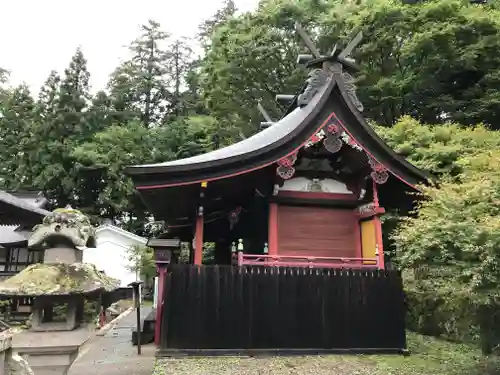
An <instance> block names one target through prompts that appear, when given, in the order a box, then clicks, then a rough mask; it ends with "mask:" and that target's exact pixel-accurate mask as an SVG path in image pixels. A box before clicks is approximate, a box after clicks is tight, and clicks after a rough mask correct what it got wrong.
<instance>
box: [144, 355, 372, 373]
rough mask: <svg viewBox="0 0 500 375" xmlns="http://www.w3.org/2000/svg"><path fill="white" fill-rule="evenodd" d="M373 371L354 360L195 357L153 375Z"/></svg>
mask: <svg viewBox="0 0 500 375" xmlns="http://www.w3.org/2000/svg"><path fill="white" fill-rule="evenodd" d="M373 370H374V369H373V366H372V365H371V364H369V363H368V362H365V361H361V360H357V358H356V357H354V356H349V357H347V356H315V357H257V358H250V357H212V358H207V357H206V358H202V357H200V358H194V357H193V358H178V359H160V360H158V361H157V362H156V365H155V369H154V373H153V375H164V374H175V375H234V374H237V375H282V374H283V375H285V374H286V375H291V374H296V375H299V374H300V375H307V374H311V375H313V374H314V375H327V374H328V375H332V374H342V375H368V374H370V375H371V374H373V373H374V371H373Z"/></svg>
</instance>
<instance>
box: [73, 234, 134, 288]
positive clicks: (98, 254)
mask: <svg viewBox="0 0 500 375" xmlns="http://www.w3.org/2000/svg"><path fill="white" fill-rule="evenodd" d="M134 245H143V244H141V243H138V242H136V241H134V240H132V239H130V238H127V237H125V236H122V235H119V234H116V233H114V232H112V231H102V232H98V234H97V247H96V248H95V249H89V248H87V249H85V250H84V251H83V262H84V263H92V264H94V265H95V266H96V267H97V269H98V270H100V271H104V272H105V273H106V275H108V276H110V277H113V278H115V279H119V280H120V281H121V286H127V285H128V284H129V283H131V282H133V281H136V275H135V273H133V272H131V271H129V270H128V269H127V264H128V260H127V249H128V248H130V247H131V246H134Z"/></svg>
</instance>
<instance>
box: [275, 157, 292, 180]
mask: <svg viewBox="0 0 500 375" xmlns="http://www.w3.org/2000/svg"><path fill="white" fill-rule="evenodd" d="M296 161H297V153H293V154H291V155H288V156H286V157H284V158H283V159H280V160H278V168H276V173H277V174H278V176H280V177H281V178H282V179H283V180H289V179H290V178H292V177H293V175H294V174H295V168H294V167H293V166H294V164H295V162H296Z"/></svg>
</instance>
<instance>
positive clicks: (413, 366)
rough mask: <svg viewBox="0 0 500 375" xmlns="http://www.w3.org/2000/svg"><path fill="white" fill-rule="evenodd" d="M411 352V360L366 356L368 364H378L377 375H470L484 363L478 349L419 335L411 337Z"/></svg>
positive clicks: (409, 343) (399, 357)
mask: <svg viewBox="0 0 500 375" xmlns="http://www.w3.org/2000/svg"><path fill="white" fill-rule="evenodd" d="M408 348H409V349H410V351H411V355H410V356H408V357H404V356H389V355H380V356H376V355H373V356H364V357H365V358H364V361H368V362H372V363H373V364H374V367H375V369H376V371H375V374H377V375H378V374H379V373H380V374H381V375H382V374H384V375H393V374H398V375H399V374H404V375H424V374H441V375H468V374H469V370H471V369H472V368H474V367H475V365H477V366H479V365H480V363H481V360H482V359H483V356H482V355H481V353H480V351H479V350H478V348H477V347H475V346H471V345H467V344H457V343H451V342H448V341H444V340H438V339H435V338H432V337H428V336H422V335H417V334H415V333H408Z"/></svg>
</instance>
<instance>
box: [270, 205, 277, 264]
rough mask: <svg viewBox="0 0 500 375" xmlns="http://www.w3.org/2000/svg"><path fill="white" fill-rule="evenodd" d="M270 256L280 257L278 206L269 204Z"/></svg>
mask: <svg viewBox="0 0 500 375" xmlns="http://www.w3.org/2000/svg"><path fill="white" fill-rule="evenodd" d="M267 242H268V243H267V245H268V250H269V253H268V254H269V255H278V204H277V203H269V219H268V239H267Z"/></svg>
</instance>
